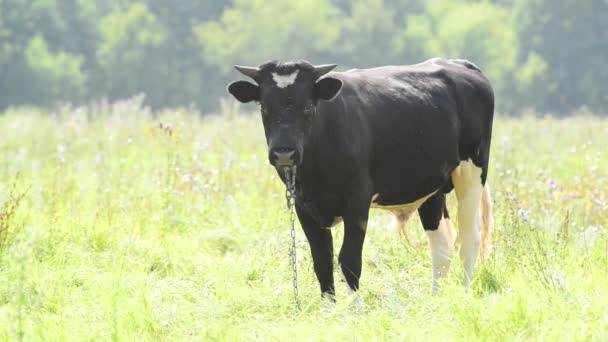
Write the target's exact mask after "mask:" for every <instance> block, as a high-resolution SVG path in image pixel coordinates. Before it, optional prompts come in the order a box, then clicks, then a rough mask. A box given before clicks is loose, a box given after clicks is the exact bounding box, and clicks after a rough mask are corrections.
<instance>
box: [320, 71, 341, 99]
mask: <svg viewBox="0 0 608 342" xmlns="http://www.w3.org/2000/svg"><path fill="white" fill-rule="evenodd" d="M340 89H342V81H341V80H339V79H337V78H333V77H325V78H323V79H321V80H319V82H317V83H315V96H316V97H317V99H321V100H327V101H329V100H331V99H333V98H334V97H336V95H338V93H339V92H340Z"/></svg>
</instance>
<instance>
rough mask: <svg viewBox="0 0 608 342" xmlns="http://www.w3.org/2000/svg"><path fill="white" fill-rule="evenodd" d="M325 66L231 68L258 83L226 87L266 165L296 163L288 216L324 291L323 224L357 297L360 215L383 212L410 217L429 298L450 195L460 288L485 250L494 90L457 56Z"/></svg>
mask: <svg viewBox="0 0 608 342" xmlns="http://www.w3.org/2000/svg"><path fill="white" fill-rule="evenodd" d="M334 67H335V65H322V66H313V65H311V64H309V63H307V62H302V61H300V62H289V63H280V62H276V61H272V62H268V63H265V64H263V65H261V66H260V67H238V66H237V67H236V68H237V69H238V70H239V71H240V72H241V73H243V74H245V75H246V76H248V77H250V78H252V79H253V80H254V81H255V82H256V84H253V83H250V82H246V81H237V82H233V83H231V84H230V86H229V87H228V90H229V92H230V93H231V94H232V95H233V96H234V97H235V98H236V99H237V100H239V101H241V102H251V101H256V102H259V103H260V105H261V112H262V120H263V124H264V130H265V133H266V139H267V143H268V147H269V161H270V163H271V164H273V165H274V166H275V167H276V168H277V170H278V169H279V168H281V167H283V166H291V165H295V166H297V176H296V194H297V199H296V212H297V214H298V218H299V221H300V223H301V225H302V228H303V230H304V233H305V234H306V238H307V239H308V242H309V244H310V249H311V253H312V258H313V262H314V270H315V273H316V275H317V278H318V280H319V283H320V285H321V292H322V294H324V295H325V296H327V297H329V298H332V299H333V298H334V296H335V289H334V274H333V244H332V234H331V230H330V229H328V228H330V227H331V226H333V225H334V224H335V223H336V222H338V221H339V220H343V221H344V241H343V244H342V248H341V250H340V254H339V258H338V260H339V263H340V267H341V269H342V273H343V275H344V277H345V279H346V281H347V283H348V285H349V287H350V289H351V290H353V291H357V290H358V289H359V279H360V276H361V258H362V250H363V242H364V239H365V233H366V229H367V220H368V213H369V209H370V207H379V208H384V209H389V210H391V211H393V212H394V213H396V214H397V217H399V218H400V219H401V221H405V220H406V219H407V218H408V217H409V215H410V214H411V213H412V212H414V211H416V210H418V213H419V215H420V219H421V221H422V225H423V227H424V229H425V231H426V233H427V235H428V239H429V246H430V249H431V257H432V263H433V283H432V284H433V286H432V288H433V290H436V289H437V288H438V286H439V283H438V281H439V279H440V278H441V277H443V276H445V274H446V272H447V270H448V268H449V265H450V258H451V256H452V254H453V251H454V242H455V231H454V228H453V225H452V223H451V221H450V218H449V214H448V211H447V207H446V203H445V196H446V194H447V193H449V192H451V191H452V190H453V189H455V192H456V197H457V200H458V223H459V233H458V242H459V244H460V256H461V258H462V259H463V263H464V268H465V280H464V281H465V285H468V284H469V282H470V280H471V279H472V277H473V267H474V264H475V261H476V259H477V257H478V255H479V254H480V246H481V256H482V257H483V256H485V254H486V253H487V243H488V239H489V233H490V227H489V226H490V221H491V201H490V197H489V195H490V193H489V187H488V186H487V184H486V178H487V172H488V160H489V152H490V138H491V133H492V120H493V115H494V94H493V91H492V87H491V85H490V83H489V81H488V80H487V78H486V77H485V76H484V75H483V73H482V72H481V71H480V70H479V68H477V67H476V66H475V65H474V64H472V63H470V62H468V61H465V60H443V59H438V58H435V59H432V60H429V61H426V62H424V63H420V64H416V65H409V66H384V67H378V68H373V69H358V70H349V71H346V72H331V70H332V69H333V68H334ZM280 176H281V178H282V179H283V181H285V179H284V177H283V174H282V173H280ZM480 214H481V215H480ZM401 224H402V225H403V224H404V222H401Z"/></svg>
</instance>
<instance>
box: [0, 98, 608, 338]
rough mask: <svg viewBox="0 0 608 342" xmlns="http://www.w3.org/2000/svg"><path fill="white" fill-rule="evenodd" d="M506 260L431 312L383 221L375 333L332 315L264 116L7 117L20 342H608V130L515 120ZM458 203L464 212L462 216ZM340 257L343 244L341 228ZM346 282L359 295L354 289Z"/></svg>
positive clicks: (6, 260)
mask: <svg viewBox="0 0 608 342" xmlns="http://www.w3.org/2000/svg"><path fill="white" fill-rule="evenodd" d="M494 130H495V133H494V139H493V144H492V155H491V164H490V176H489V179H490V183H491V185H492V189H493V197H494V201H495V206H494V218H495V231H494V235H493V250H492V252H491V256H490V258H489V260H488V261H486V262H485V263H484V264H483V265H481V266H479V267H478V268H477V270H476V278H475V280H474V284H473V287H472V291H465V290H464V289H463V288H462V286H461V285H460V280H461V271H460V270H458V269H457V268H459V267H460V265H459V264H458V260H455V262H454V264H453V269H452V270H453V271H452V272H451V273H450V275H449V277H448V278H447V279H446V281H445V283H444V286H443V288H442V292H441V293H440V294H439V295H438V296H431V294H430V282H431V270H430V268H431V264H430V257H429V255H428V254H429V252H428V249H427V245H426V240H425V234H424V232H423V230H422V227H421V225H420V222H419V220H418V218H415V219H413V220H412V221H411V222H410V223H409V241H406V240H403V239H400V238H398V237H397V235H396V233H395V232H394V231H392V230H391V229H390V226H391V220H392V217H391V216H390V215H389V214H388V213H385V212H382V211H372V215H371V219H370V223H369V229H368V238H367V240H366V245H365V249H364V266H363V267H364V269H363V276H362V281H361V284H362V290H361V295H362V298H363V300H364V302H365V304H366V311H365V312H364V313H356V312H353V311H352V310H350V309H349V305H348V304H349V301H348V298H347V295H346V285H345V283H343V282H338V283H337V291H338V295H337V297H338V298H337V299H338V304H337V306H336V307H335V309H334V310H327V309H325V308H324V307H323V305H322V303H321V298H320V296H319V292H318V285H317V281H316V279H315V276H314V273H313V271H312V265H311V260H310V256H309V250H308V244H307V243H306V240H305V237H304V235H303V233H302V232H301V230H300V229H298V233H297V240H298V253H299V257H300V258H299V272H300V273H299V275H300V294H301V298H302V300H303V310H302V312H297V311H296V310H295V309H294V305H293V298H292V287H291V272H290V266H289V258H288V249H289V228H288V227H289V226H288V217H289V216H288V213H287V212H286V210H285V203H284V199H283V193H284V189H283V188H282V186H281V184H280V182H279V180H278V179H277V177H276V176H275V173H274V170H272V169H271V167H270V166H269V165H268V164H267V161H266V146H265V142H264V140H263V131H262V127H261V123H260V120H259V119H258V118H257V116H251V115H249V116H237V115H234V113H233V114H232V115H230V114H225V115H223V116H206V117H204V118H203V117H200V116H197V115H195V113H191V112H188V111H186V110H182V111H180V110H177V111H171V112H163V113H157V114H156V115H153V114H152V113H150V112H149V111H147V110H145V109H142V108H141V107H140V106H139V104H138V102H137V101H129V102H123V103H116V104H113V105H100V106H97V107H91V108H83V109H74V108H65V109H62V110H58V111H56V112H53V113H50V112H40V111H38V110H35V109H22V110H11V111H9V112H7V113H5V114H4V115H2V116H0V155H1V156H2V163H0V174H1V181H0V340H19V339H22V340H26V341H32V340H69V341H77V340H165V341H174V340H178V341H179V340H220V341H223V340H240V339H244V340H251V339H262V340H273V341H287V340H289V341H291V340H317V339H319V340H349V341H353V340H354V341H358V340H406V341H410V340H425V341H426V340H441V341H444V340H454V341H472V340H556V341H557V340H560V341H562V340H563V341H565V340H568V341H571V340H597V341H602V340H603V341H606V340H608V295H607V293H608V291H607V290H608V150H607V146H608V120H606V119H603V120H602V119H598V118H594V117H591V116H588V115H579V116H576V117H575V118H571V119H563V120H557V119H550V118H533V117H524V118H520V119H508V118H505V117H500V116H499V117H498V118H497V119H496V121H495V125H494ZM452 197H453V195H451V196H450V206H451V208H452V209H451V210H452V212H455V209H454V199H453V198H452ZM334 237H335V239H334V240H335V241H336V248H339V245H340V242H341V237H342V227H341V226H338V227H336V228H334ZM336 278H337V279H339V277H338V274H336Z"/></svg>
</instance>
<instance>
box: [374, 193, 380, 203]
mask: <svg viewBox="0 0 608 342" xmlns="http://www.w3.org/2000/svg"><path fill="white" fill-rule="evenodd" d="M378 196H380V194H374V196H372V202H376V198H378Z"/></svg>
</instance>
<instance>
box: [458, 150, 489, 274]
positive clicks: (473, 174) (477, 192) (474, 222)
mask: <svg viewBox="0 0 608 342" xmlns="http://www.w3.org/2000/svg"><path fill="white" fill-rule="evenodd" d="M481 175H482V168H481V167H478V166H477V165H475V164H474V163H473V161H471V160H467V161H462V162H460V164H459V165H458V167H457V168H456V169H455V170H454V172H453V173H452V183H453V184H454V190H455V191H456V198H457V199H458V242H459V244H460V257H461V259H462V262H463V264H464V271H465V276H464V284H465V286H469V284H470V282H471V280H472V279H473V268H474V267H475V261H476V260H477V256H478V255H479V244H480V232H479V203H480V199H481V194H482V192H483V184H482V177H481Z"/></svg>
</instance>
